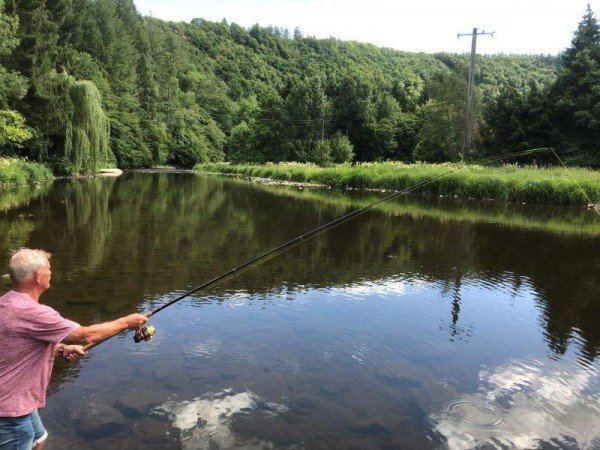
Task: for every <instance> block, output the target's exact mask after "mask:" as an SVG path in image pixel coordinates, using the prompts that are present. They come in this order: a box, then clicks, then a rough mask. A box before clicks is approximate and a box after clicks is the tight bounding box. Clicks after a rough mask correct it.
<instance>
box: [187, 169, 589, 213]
mask: <svg viewBox="0 0 600 450" xmlns="http://www.w3.org/2000/svg"><path fill="white" fill-rule="evenodd" d="M196 170H198V171H199V172H204V173H215V174H221V175H228V176H237V177H248V178H251V179H252V181H255V182H259V183H265V184H287V185H293V186H300V187H302V186H306V187H309V186H312V187H328V188H335V189H343V190H353V189H360V190H364V191H378V192H393V191H402V190H407V189H409V190H411V189H412V188H413V187H414V186H421V188H419V189H418V190H415V192H416V193H423V194H427V195H435V196H444V197H445V196H451V197H456V198H464V199H471V198H472V199H489V200H500V201H508V202H519V203H537V204H557V205H579V206H585V207H589V208H598V203H600V172H599V171H593V170H589V169H581V168H571V169H563V168H548V169H545V168H536V167H518V166H515V165H509V166H500V167H485V166H479V165H459V164H424V163H417V164H404V163H398V162H384V163H364V164H356V165H354V166H351V165H348V164H340V165H336V166H332V167H319V166H316V165H313V164H299V163H279V164H265V165H259V164H239V165H237V164H229V163H213V164H199V165H197V166H196ZM448 172H451V173H448ZM444 174H446V175H444ZM442 175H443V176H442Z"/></svg>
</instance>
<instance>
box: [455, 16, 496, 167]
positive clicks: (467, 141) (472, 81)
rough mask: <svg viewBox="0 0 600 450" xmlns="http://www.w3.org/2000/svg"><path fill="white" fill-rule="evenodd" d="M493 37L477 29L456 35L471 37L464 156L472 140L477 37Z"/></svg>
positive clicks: (469, 148) (492, 33)
mask: <svg viewBox="0 0 600 450" xmlns="http://www.w3.org/2000/svg"><path fill="white" fill-rule="evenodd" d="M478 35H479V36H485V35H489V36H494V31H492V32H491V33H486V32H485V31H477V28H473V33H470V34H469V33H458V34H457V35H456V37H457V38H459V39H460V38H461V36H472V37H473V40H472V41H471V68H470V69H469V85H468V87H467V117H466V128H465V146H464V155H463V158H464V157H465V156H467V155H468V154H469V152H470V151H471V142H472V140H473V97H474V93H475V56H476V55H477V36H478Z"/></svg>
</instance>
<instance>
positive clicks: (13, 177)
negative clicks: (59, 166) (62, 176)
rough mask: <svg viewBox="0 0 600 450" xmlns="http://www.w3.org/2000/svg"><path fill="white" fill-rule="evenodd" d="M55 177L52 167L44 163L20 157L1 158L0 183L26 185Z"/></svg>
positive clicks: (3, 184)
mask: <svg viewBox="0 0 600 450" xmlns="http://www.w3.org/2000/svg"><path fill="white" fill-rule="evenodd" d="M52 178H53V175H52V172H51V171H50V169H49V168H48V167H46V166H44V165H42V164H38V163H32V162H28V161H25V160H23V159H19V158H0V185H1V186H7V185H26V184H31V183H36V182H39V181H45V180H51V179H52Z"/></svg>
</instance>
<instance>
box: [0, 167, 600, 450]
mask: <svg viewBox="0 0 600 450" xmlns="http://www.w3.org/2000/svg"><path fill="white" fill-rule="evenodd" d="M378 195H379V194H375V193H370V194H365V193H357V192H355V193H353V194H351V195H349V194H340V193H335V192H331V191H328V190H319V189H316V190H313V189H302V188H298V187H290V186H264V185H256V184H252V183H249V182H247V181H241V180H235V179H230V178H224V177H219V176H210V175H198V174H192V173H137V172H136V173H125V174H124V175H123V176H121V177H118V178H93V179H84V180H79V181H56V182H54V184H52V185H51V186H50V187H47V188H41V189H39V192H37V193H36V194H35V195H33V196H32V197H31V198H27V199H26V200H22V201H18V198H17V200H15V197H14V196H13V197H12V198H11V200H10V201H8V202H7V204H9V206H6V207H4V208H0V231H1V232H0V258H1V261H3V263H2V264H3V272H2V273H6V272H7V260H8V257H9V255H10V250H11V249H15V248H18V247H21V246H28V247H34V248H44V249H46V250H48V251H50V252H52V253H53V257H52V288H51V289H50V290H49V291H47V292H46V293H45V294H44V296H43V297H42V301H43V302H44V303H46V304H48V305H50V306H52V307H54V308H55V309H57V310H59V311H60V312H61V313H62V314H63V315H65V316H67V317H69V318H72V319H73V320H76V321H78V322H80V323H82V324H89V323H92V322H97V321H104V320H110V319H114V318H116V317H118V316H120V315H124V314H128V313H131V312H135V311H140V312H143V311H149V310H152V309H154V308H156V307H158V306H160V305H162V304H164V303H166V302H167V301H168V300H170V299H173V298H175V296H177V295H180V294H181V293H183V292H185V291H186V290H188V289H191V288H193V287H194V286H196V285H199V284H201V283H202V282H204V281H206V280H208V279H210V278H212V277H214V276H216V275H219V274H220V273H222V272H224V271H226V270H228V269H230V268H232V267H234V266H236V265H238V264H240V263H241V262H244V261H245V260H247V259H250V258H252V257H254V256H255V255H257V254H260V253H262V252H264V251H266V250H268V249H270V248H272V247H274V246H276V245H278V244H279V243H281V242H284V241H286V240H288V239H291V238H293V237H295V236H297V235H299V234H302V233H304V232H306V231H308V230H310V229H312V228H314V227H315V226H317V225H319V224H323V223H325V222H327V221H329V220H332V219H334V218H336V217H338V216H340V215H342V214H344V213H347V212H349V211H351V210H352V209H353V208H356V207H358V206H361V205H364V204H366V202H368V201H370V199H374V198H377V196H378ZM0 197H1V196H0ZM0 204H2V203H1V202H0ZM6 289H8V287H7V286H4V290H6ZM599 294H600V219H598V217H597V216H594V214H593V213H591V212H582V211H575V210H572V209H564V208H552V207H543V208H542V207H534V206H528V205H504V204H501V203H496V202H487V203H486V202H477V203H475V202H465V201H463V202H460V201H457V200H450V199H425V198H421V199H419V198H411V199H401V200H398V201H394V202H392V203H389V204H385V205H384V206H381V207H380V208H377V209H375V210H373V211H369V212H368V213H366V214H364V215H362V216H360V217H358V218H356V219H353V220H350V221H348V222H346V223H343V224H342V225H340V226H339V227H337V228H335V229H333V230H331V231H329V232H327V233H325V234H322V235H320V236H318V237H316V238H314V239H312V240H310V241H307V242H305V243H303V244H301V245H298V246H296V247H294V248H292V249H291V250H289V251H287V252H285V253H284V254H282V255H280V256H277V257H276V258H273V259H270V260H268V261H266V262H264V263H263V264H260V265H258V266H256V267H254V268H251V269H249V270H247V271H245V272H243V273H242V274H240V275H238V276H236V277H234V278H232V279H230V280H228V281H226V282H224V283H222V284H220V285H218V286H215V287H213V288H210V289H209V290H208V291H207V292H203V293H198V294H196V295H194V296H192V297H190V298H187V299H185V300H183V301H181V302H179V303H177V304H175V305H174V306H171V307H169V308H167V309H165V310H164V311H162V312H161V313H159V314H157V315H156V316H155V317H153V318H152V319H151V323H152V325H154V326H155V327H156V330H157V333H156V336H155V337H154V338H153V339H152V340H151V341H149V342H143V343H140V344H135V343H134V342H133V339H132V334H131V333H129V334H124V335H121V336H118V337H116V338H114V339H112V340H110V341H108V342H107V343H105V344H102V345H100V346H99V347H97V348H95V349H93V350H92V351H91V352H90V354H89V356H88V357H86V358H85V359H84V360H83V361H82V362H80V363H79V364H75V365H67V364H66V363H64V362H63V361H57V363H56V366H55V370H54V374H53V377H52V381H51V386H50V394H49V397H48V401H47V406H46V407H45V408H44V409H43V410H41V416H42V419H43V420H44V423H45V425H46V427H47V428H48V430H49V432H50V438H49V441H48V445H47V447H46V448H47V449H50V450H52V449H62V448H76V447H79V448H97V449H105V448H112V449H132V448H144V449H152V448H185V449H196V448H207V449H208V448H223V449H225V448H257V449H258V448H292V449H302V448H307V449H312V448H319V449H332V448H336V449H337V448H343V449H350V448H405V449H429V448H431V449H436V448H450V449H463V448H464V449H467V448H475V447H477V446H479V447H481V448H532V449H533V448H544V449H545V448H573V449H575V448H582V449H583V448H600V374H599V370H600V363H599V355H600V320H598V318H599V317H600V295H599Z"/></svg>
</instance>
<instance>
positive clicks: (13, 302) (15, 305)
mask: <svg viewBox="0 0 600 450" xmlns="http://www.w3.org/2000/svg"><path fill="white" fill-rule="evenodd" d="M0 305H1V306H3V307H4V308H8V309H10V310H11V311H14V312H15V313H17V312H23V313H27V314H29V313H36V314H58V312H57V311H56V310H55V309H54V308H52V307H50V306H48V305H42V304H41V303H38V302H36V301H35V300H34V299H32V298H31V297H29V296H28V295H27V294H22V293H20V292H16V291H9V292H7V293H6V294H4V295H3V296H1V297H0Z"/></svg>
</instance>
